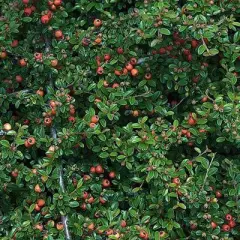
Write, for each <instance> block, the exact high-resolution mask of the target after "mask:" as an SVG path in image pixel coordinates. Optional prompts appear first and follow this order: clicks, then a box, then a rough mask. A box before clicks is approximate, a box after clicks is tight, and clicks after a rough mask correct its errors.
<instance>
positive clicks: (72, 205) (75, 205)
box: [69, 201, 79, 208]
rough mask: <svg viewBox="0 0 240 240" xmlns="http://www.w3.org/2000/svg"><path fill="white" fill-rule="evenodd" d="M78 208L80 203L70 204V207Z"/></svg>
mask: <svg viewBox="0 0 240 240" xmlns="http://www.w3.org/2000/svg"><path fill="white" fill-rule="evenodd" d="M78 206H79V202H77V201H73V202H70V203H69V207H72V208H75V207H78Z"/></svg>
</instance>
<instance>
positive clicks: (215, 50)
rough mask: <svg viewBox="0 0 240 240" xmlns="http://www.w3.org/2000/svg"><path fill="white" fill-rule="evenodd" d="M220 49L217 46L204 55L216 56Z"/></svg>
mask: <svg viewBox="0 0 240 240" xmlns="http://www.w3.org/2000/svg"><path fill="white" fill-rule="evenodd" d="M218 53H219V51H218V50H217V49H216V48H212V49H210V50H209V51H208V52H205V53H204V54H203V56H205V57H208V56H214V55H217V54H218Z"/></svg>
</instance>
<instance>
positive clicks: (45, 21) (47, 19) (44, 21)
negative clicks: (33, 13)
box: [41, 15, 50, 24]
mask: <svg viewBox="0 0 240 240" xmlns="http://www.w3.org/2000/svg"><path fill="white" fill-rule="evenodd" d="M49 20H50V18H49V16H48V15H43V16H42V17H41V22H42V23H43V24H47V23H48V22H49Z"/></svg>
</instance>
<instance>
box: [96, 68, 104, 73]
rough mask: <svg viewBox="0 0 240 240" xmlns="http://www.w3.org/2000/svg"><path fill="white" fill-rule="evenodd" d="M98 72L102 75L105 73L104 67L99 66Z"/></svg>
mask: <svg viewBox="0 0 240 240" xmlns="http://www.w3.org/2000/svg"><path fill="white" fill-rule="evenodd" d="M97 74H98V75H102V74H103V67H98V68H97Z"/></svg>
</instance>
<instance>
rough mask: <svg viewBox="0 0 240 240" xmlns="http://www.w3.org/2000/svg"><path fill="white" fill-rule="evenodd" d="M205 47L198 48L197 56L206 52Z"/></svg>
mask: <svg viewBox="0 0 240 240" xmlns="http://www.w3.org/2000/svg"><path fill="white" fill-rule="evenodd" d="M206 50H207V49H206V47H205V45H200V46H199V48H198V55H202V54H203V53H204V52H205V51H206Z"/></svg>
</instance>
